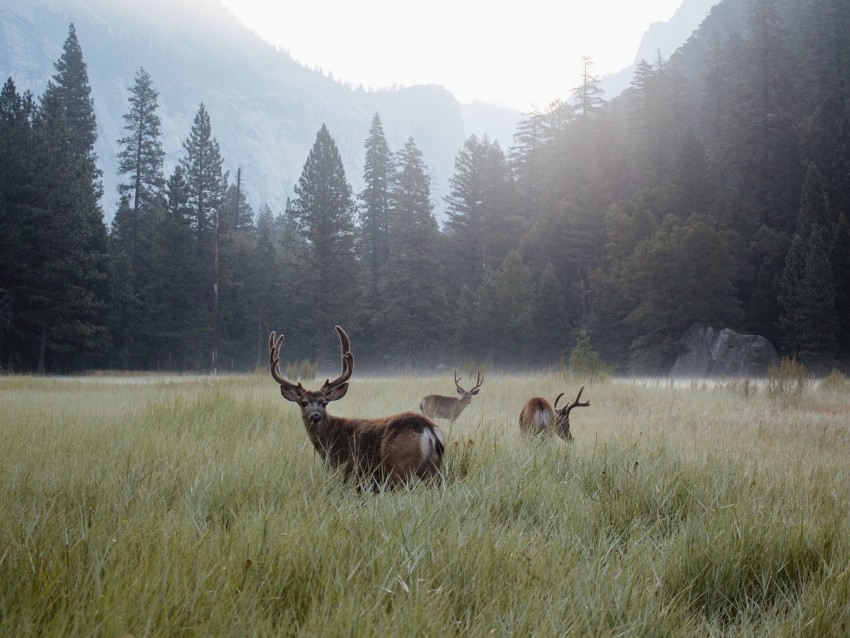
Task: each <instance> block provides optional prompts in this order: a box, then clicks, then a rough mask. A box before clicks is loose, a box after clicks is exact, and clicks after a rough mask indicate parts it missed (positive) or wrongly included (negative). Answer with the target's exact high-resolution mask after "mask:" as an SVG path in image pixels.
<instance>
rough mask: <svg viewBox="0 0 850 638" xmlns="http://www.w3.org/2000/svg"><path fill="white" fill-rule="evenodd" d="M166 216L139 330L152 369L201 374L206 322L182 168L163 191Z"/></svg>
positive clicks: (188, 188)
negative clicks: (143, 321)
mask: <svg viewBox="0 0 850 638" xmlns="http://www.w3.org/2000/svg"><path fill="white" fill-rule="evenodd" d="M165 198H166V207H165V214H164V216H163V218H162V219H161V220H160V222H159V223H158V224H157V241H156V242H155V248H154V255H153V263H154V264H155V267H154V270H153V272H152V273H151V278H150V281H149V283H148V288H147V289H146V290H145V293H144V295H145V297H146V298H147V299H149V303H150V305H151V309H150V322H149V324H148V325H143V326H140V330H141V331H142V333H143V334H145V336H146V337H147V340H148V342H149V343H151V344H152V352H151V355H150V357H151V358H150V364H151V365H152V366H154V367H156V368H157V369H165V370H182V369H187V368H190V369H196V370H197V369H200V368H201V366H203V365H204V364H205V363H206V358H205V357H203V356H201V355H200V353H202V352H206V348H205V346H206V345H207V344H206V343H204V341H203V340H204V339H205V338H206V337H207V335H208V332H207V330H206V329H205V325H206V324H205V317H204V313H203V311H202V307H201V306H200V305H199V303H198V290H197V287H198V284H197V282H198V281H199V279H200V274H199V270H201V269H202V268H204V267H205V266H206V265H205V264H202V263H200V262H199V261H198V259H197V249H196V247H195V244H196V237H197V236H196V233H195V231H194V230H193V228H192V218H193V215H194V211H193V209H192V206H191V204H190V187H189V184H187V182H186V178H185V173H184V171H183V168H182V167H181V166H179V165H178V166H177V167H175V169H174V172H173V173H172V175H171V177H170V178H169V179H168V182H167V184H166V187H165Z"/></svg>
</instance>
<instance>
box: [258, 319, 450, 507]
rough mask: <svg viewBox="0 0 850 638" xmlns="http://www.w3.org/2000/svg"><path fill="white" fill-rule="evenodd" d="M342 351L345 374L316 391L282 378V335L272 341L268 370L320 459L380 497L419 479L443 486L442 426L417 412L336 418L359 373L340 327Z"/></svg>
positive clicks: (270, 343) (270, 337) (346, 336)
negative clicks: (336, 407) (384, 489)
mask: <svg viewBox="0 0 850 638" xmlns="http://www.w3.org/2000/svg"><path fill="white" fill-rule="evenodd" d="M336 331H337V334H338V335H339V341H340V346H341V349H342V372H341V373H340V375H339V376H338V377H337V378H336V379H334V380H333V381H331V380H330V379H327V380H325V383H324V384H323V385H322V387H321V388H319V389H318V390H315V391H310V390H307V389H305V388H304V387H303V386H302V385H301V383H300V382H299V383H298V384H297V385H296V384H294V383H292V382H291V381H288V380H287V379H285V378H284V377H283V375H282V374H281V373H280V348H281V346H282V344H283V335H280V336H277V335H276V334H275V333H274V332H272V333H271V334H270V335H269V366H270V368H271V373H272V377H273V378H274V380H275V381H277V382H278V384H279V385H280V393H281V395H282V396H283V398H284V399H286V400H287V401H292V402H293V403H297V404H298V405H299V406H300V407H301V420H302V421H303V422H304V427H305V428H306V430H307V437H308V438H309V439H310V442H311V443H312V444H313V447H314V448H315V449H316V451H317V452H318V453H319V456H321V458H322V459H323V460H324V461H326V462H327V463H328V464H329V465H330V466H331V468H332V469H339V470H341V471H342V473H343V476H344V477H345V479H346V481H347V480H349V479H352V478H353V479H354V481H355V483H356V485H357V490H358V491H360V490H361V489H362V487H363V486H364V485H367V484H369V483H371V486H372V489H373V490H374V491H377V490H379V489H380V488H381V486H382V485H387V486H388V487H389V488H394V487H396V486H398V485H401V484H408V483H409V482H410V481H411V480H412V479H413V478H414V477H419V478H420V479H422V480H423V481H425V482H428V483H432V484H436V485H440V484H442V479H443V475H442V471H441V468H442V463H443V452H444V451H445V444H444V440H443V433H442V432H441V431H440V428H439V427H437V424H436V423H434V422H433V421H431V420H430V419H428V418H427V417H425V416H422V415H420V414H416V413H415V412H404V413H402V414H396V415H394V416H387V417H383V418H377V419H359V418H346V417H338V416H332V415H331V414H329V413H328V411H327V405H328V403H330V402H331V401H338V400H340V399H342V398H343V397H344V396H345V394H346V392H348V380H349V379H350V378H351V373H352V372H353V371H354V355H353V354H352V353H351V342H350V340H349V338H348V335H347V334H346V333H345V331H344V330H343V329H342V328H340V327H339V326H336Z"/></svg>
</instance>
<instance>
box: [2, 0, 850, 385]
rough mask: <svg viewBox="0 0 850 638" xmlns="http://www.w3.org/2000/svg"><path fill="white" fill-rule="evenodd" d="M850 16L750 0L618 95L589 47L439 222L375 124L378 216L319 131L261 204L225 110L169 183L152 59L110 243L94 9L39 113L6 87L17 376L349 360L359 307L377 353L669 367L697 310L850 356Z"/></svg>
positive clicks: (481, 165)
mask: <svg viewBox="0 0 850 638" xmlns="http://www.w3.org/2000/svg"><path fill="white" fill-rule="evenodd" d="M848 24H850V10H848V8H847V3H846V2H839V1H838V0H753V1H752V2H744V0H727V1H726V2H723V3H720V4H719V5H718V6H716V7H715V8H714V9H713V10H712V13H711V15H709V16H708V18H707V19H706V20H705V22H704V23H703V25H702V26H701V27H700V29H699V30H698V31H697V32H696V33H695V34H694V36H693V37H692V38H691V39H690V40H689V41H688V42H687V43H686V45H685V46H684V47H682V48H681V49H680V50H679V51H677V52H675V53H674V54H673V55H671V56H670V57H669V58H668V59H664V58H663V57H662V56H661V53H660V52H659V54H658V56H657V57H656V58H655V59H654V60H651V61H649V62H647V61H642V62H641V63H639V64H638V65H637V68H636V72H635V75H634V79H633V81H632V85H631V87H630V88H629V89H628V90H627V91H626V92H625V93H624V94H623V95H621V96H619V97H616V98H614V99H613V100H612V101H611V102H610V103H605V102H604V100H602V95H601V92H600V90H599V83H598V79H597V78H596V77H595V76H594V75H593V73H592V67H591V64H590V60H589V59H585V60H584V61H583V69H582V71H581V73H580V75H579V77H578V78H577V81H576V84H575V86H574V87H572V90H571V91H570V92H569V94H568V95H570V97H569V98H568V99H567V100H566V101H564V100H561V99H555V100H553V102H552V103H551V104H550V105H549V106H548V108H547V109H545V110H544V111H537V110H534V111H532V112H531V113H530V114H528V115H527V117H526V118H525V119H524V120H523V121H522V122H521V123H520V125H519V127H518V129H517V131H516V135H515V137H514V145H513V147H512V148H511V150H510V153H509V154H508V155H507V156H506V155H505V154H504V153H503V152H502V150H501V148H500V147H499V145H498V144H497V143H495V142H492V141H491V140H490V139H489V138H488V137H486V136H482V137H478V136H475V135H473V136H470V137H469V138H468V139H467V140H466V141H465V143H464V145H463V148H462V149H461V150H460V152H459V153H458V154H457V157H456V163H455V171H454V174H453V175H452V176H451V179H450V184H449V186H450V189H449V193H448V195H447V196H446V197H445V204H446V221H445V226H444V228H443V229H442V230H441V229H439V228H438V227H437V222H436V221H435V217H434V214H433V203H432V202H431V201H430V196H431V192H430V179H429V175H428V171H427V169H426V163H427V159H428V158H426V157H423V156H422V154H421V153H420V152H419V150H418V148H417V147H416V145H415V144H413V142H412V140H410V141H409V142H408V143H407V144H406V145H405V147H404V148H403V149H401V150H400V151H399V152H398V153H397V154H395V155H393V154H392V153H391V151H390V148H389V146H388V144H387V141H386V138H385V135H384V130H383V126H382V122H381V119H380V117H379V116H378V114H375V115H374V117H373V119H372V123H371V126H370V128H369V130H368V133H367V135H366V143H365V150H366V153H365V163H364V169H363V177H364V179H363V182H364V189H363V190H362V191H361V192H360V193H359V194H358V196H357V202H358V203H359V205H360V209H359V211H357V210H355V198H354V195H353V193H352V190H351V187H350V186H349V184H348V182H347V180H346V176H345V172H344V170H343V165H342V161H341V158H340V155H339V151H338V150H337V148H336V144H335V143H334V141H333V139H332V138H331V136H330V133H329V131H328V129H327V128H326V127H325V126H322V128H321V130H320V131H319V133H318V135H317V137H316V142H315V144H314V145H313V148H312V149H311V151H310V153H309V156H308V157H307V160H306V163H305V165H304V171H303V173H302V175H301V178H300V179H299V181H298V184H297V186H296V188H295V193H294V197H293V199H292V201H287V203H286V205H285V206H284V207H283V209H282V210H281V211H275V213H273V212H272V210H271V208H269V207H268V206H263V208H262V209H261V210H260V215H259V217H258V218H257V220H256V221H255V219H254V212H253V211H252V210H251V207H250V205H249V203H248V197H247V194H246V192H245V189H244V188H243V179H242V174H241V171H239V170H237V173H236V181H235V183H234V184H230V185H229V184H228V174H227V173H226V172H225V170H224V161H223V158H222V157H221V154H220V150H219V147H218V144H217V142H216V140H215V138H214V137H213V136H212V127H211V124H210V117H209V114H208V113H207V112H206V109H205V107H204V106H203V105H201V107H200V109H199V111H198V113H197V115H196V117H195V120H194V122H193V125H192V127H191V131H190V133H189V136H188V138H187V139H186V141H185V143H184V150H185V155H184V156H183V157H182V159H181V160H180V163H179V166H178V168H177V169H176V170H175V171H174V173H173V174H172V175H171V177H170V179H169V180H168V182H167V183H165V180H164V179H163V174H162V160H163V153H162V151H163V149H162V145H161V143H160V141H159V127H160V122H159V118H158V117H157V113H156V111H157V108H158V104H157V94H156V91H155V90H154V89H153V86H152V81H151V79H150V77H149V76H148V75H147V73H145V72H144V70H143V69H140V70H139V72H138V74H137V76H136V83H135V85H134V87H133V88H132V89H131V91H130V103H129V110H128V113H127V115H126V116H125V121H126V124H127V126H126V135H125V136H124V137H122V138H121V140H120V144H121V153H120V154H119V162H120V169H119V170H120V171H121V174H122V175H123V176H124V177H125V179H124V181H123V182H122V184H121V186H120V195H121V196H122V200H121V205H120V206H119V208H118V210H116V211H115V215H114V218H113V221H112V228H111V234H110V236H109V238H108V239H109V242H108V244H107V236H106V229H105V226H104V224H103V221H102V212H101V210H100V208H99V205H98V197H99V196H100V174H99V172H98V170H97V167H96V157H95V154H94V151H93V142H94V140H95V134H96V121H95V118H94V110H93V108H92V107H93V103H92V98H91V91H90V89H89V86H88V78H87V71H86V66H85V64H84V63H83V60H82V53H81V48H80V45H79V42H78V41H77V37H76V32H75V30H74V28H73V25H72V26H71V28H70V30H69V35H68V38H67V40H66V42H65V44H64V47H63V50H62V55H61V58H60V59H59V61H58V62H57V63H56V74H55V76H54V77H53V80H52V81H51V82H50V83H49V85H48V87H47V89H46V91H45V93H44V96H43V97H42V98H41V100H40V101H39V102H38V103H37V104H36V103H35V102H34V101H33V100H32V99H31V98H30V96H29V95H24V96H21V95H18V93H17V91H16V89H15V85H14V82H13V81H12V80H11V79H10V80H9V82H7V83H6V85H5V86H4V87H3V91H2V94H0V366H2V367H3V368H4V369H30V370H44V371H47V370H50V371H52V370H76V369H82V368H86V367H91V366H92V365H112V366H115V367H122V368H123V367H127V368H153V369H174V370H180V369H196V370H202V369H203V370H206V369H209V368H210V367H211V368H212V369H214V370H215V369H245V368H251V367H254V366H256V365H258V364H263V360H264V358H265V356H266V354H267V353H265V350H266V346H265V340H266V338H267V334H268V332H269V330H271V329H275V330H278V331H283V332H285V333H286V335H287V344H288V345H287V348H286V350H285V352H286V355H285V356H286V357H287V358H290V360H298V359H307V360H310V361H316V360H318V362H319V365H320V366H321V367H322V368H325V367H327V366H334V367H336V365H337V364H338V355H337V343H336V341H335V336H334V332H333V326H334V324H340V325H344V326H345V327H346V329H347V330H348V331H349V333H350V334H351V335H352V337H353V340H354V341H355V342H356V344H357V350H358V355H357V356H358V361H359V362H360V364H361V365H363V364H364V363H365V364H366V366H368V365H370V364H374V365H378V364H380V365H391V366H394V367H398V366H409V367H411V368H413V367H426V366H431V365H432V364H434V363H435V362H437V361H444V362H446V363H455V364H456V365H460V364H461V363H462V362H463V361H470V360H474V361H487V362H488V363H489V364H491V365H496V366H498V365H500V364H503V365H508V364H510V365H519V366H526V365H531V366H536V365H553V364H557V362H558V361H559V360H560V358H561V357H562V356H563V355H565V353H566V352H567V350H568V348H569V347H570V345H571V344H572V343H573V342H574V341H575V339H576V336H577V335H583V336H582V339H592V340H593V344H594V348H595V349H596V350H598V352H599V353H600V355H601V356H602V357H604V360H605V361H611V362H614V363H616V364H617V365H618V367H619V368H620V369H623V370H626V369H632V370H640V371H642V372H659V371H664V370H666V369H667V368H668V366H669V365H670V364H671V363H672V361H673V360H674V359H675V357H676V355H677V354H678V351H679V348H680V346H679V338H680V337H681V335H682V333H683V332H684V331H685V329H686V328H688V327H689V326H690V324H691V323H694V322H699V323H702V324H708V325H712V326H714V327H718V328H720V327H730V328H733V329H738V330H741V331H746V332H751V333H757V334H761V335H763V336H766V337H768V338H769V339H771V340H772V341H773V342H774V343H775V344H777V345H780V346H781V347H782V349H783V352H782V354H789V355H797V356H799V357H800V358H801V359H803V360H806V362H807V363H811V364H815V365H817V366H819V368H818V369H821V368H822V369H826V367H824V366H831V365H832V364H833V363H836V364H837V365H842V364H843V362H844V361H846V357H847V356H850V341H848V340H849V339H850V337H848V336H847V335H850V324H848V321H850V319H849V318H848V317H850V301H848V300H850V292H848V291H850V256H848V255H850V231H848V226H847V218H848V215H850V124H848V122H849V121H850V119H848V117H849V116H848V113H850V111H848V100H850V88H848V87H850V81H848V73H850V71H849V70H850V35H848V34H850V29H848V28H847V25H848ZM806 167H808V168H806ZM107 258H108V259H107ZM110 300H111V307H110V303H109V302H110ZM107 326H109V328H110V329H109V331H107V329H106V328H107ZM108 332H111V336H112V345H111V349H109V334H108ZM107 352H108V353H109V355H110V356H109V357H108V358H107V357H106V354H107ZM450 359H451V360H452V361H449V360H450ZM836 359H838V361H836ZM285 363H286V361H284V364H285Z"/></svg>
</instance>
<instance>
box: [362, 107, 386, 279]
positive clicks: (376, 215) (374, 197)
mask: <svg viewBox="0 0 850 638" xmlns="http://www.w3.org/2000/svg"><path fill="white" fill-rule="evenodd" d="M392 170H393V166H392V156H391V153H390V147H389V145H388V144H387V139H386V137H385V136H384V127H383V125H382V124H381V118H380V116H379V115H378V114H377V113H375V117H374V118H372V126H371V127H370V129H369V137H368V138H367V139H366V159H365V164H364V167H363V181H364V182H365V184H366V186H365V188H364V189H363V191H362V192H361V193H360V195H359V197H358V199H359V200H360V211H359V212H360V234H361V239H360V241H361V253H362V255H363V260H364V262H365V263H366V265H367V266H368V268H369V273H370V275H371V283H372V286H375V285H377V282H378V280H379V279H380V278H381V276H382V275H383V274H385V272H386V265H387V260H388V259H389V256H390V246H389V244H390V199H389V198H390V182H391V180H392Z"/></svg>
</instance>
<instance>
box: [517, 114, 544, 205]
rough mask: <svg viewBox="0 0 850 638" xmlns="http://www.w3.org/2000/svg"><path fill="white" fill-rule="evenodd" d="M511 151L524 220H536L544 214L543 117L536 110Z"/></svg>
mask: <svg viewBox="0 0 850 638" xmlns="http://www.w3.org/2000/svg"><path fill="white" fill-rule="evenodd" d="M513 141H514V145H513V146H512V147H511V148H510V153H509V166H510V169H511V173H512V175H513V180H514V182H515V183H516V185H517V193H518V199H519V204H520V206H521V207H522V210H523V217H525V218H526V219H534V218H536V217H537V216H538V214H539V211H540V200H541V198H542V197H543V189H544V183H543V181H542V177H543V171H542V166H541V164H542V162H543V155H542V150H543V143H544V137H543V115H542V114H541V113H540V112H539V111H537V110H536V109H534V110H532V111H531V113H529V114H528V117H526V118H525V119H524V120H522V121H521V122H520V123H519V124H518V125H517V129H516V132H515V133H514V137H513Z"/></svg>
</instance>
